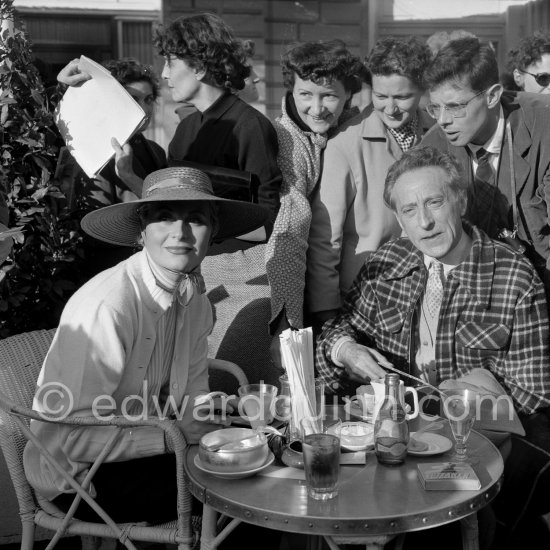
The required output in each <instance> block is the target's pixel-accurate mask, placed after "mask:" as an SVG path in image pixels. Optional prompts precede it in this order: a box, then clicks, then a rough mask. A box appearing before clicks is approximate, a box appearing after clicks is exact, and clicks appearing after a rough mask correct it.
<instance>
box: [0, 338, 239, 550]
mask: <svg viewBox="0 0 550 550" xmlns="http://www.w3.org/2000/svg"><path fill="white" fill-rule="evenodd" d="M54 332H55V331H54V330H50V331H46V330H38V331H33V332H27V333H23V334H19V335H16V336H11V337H9V338H6V339H4V340H0V446H1V447H2V451H3V453H4V458H5V461H6V464H7V467H8V470H9V473H10V476H11V479H12V482H13V486H14V489H15V493H16V495H17V500H18V503H19V514H20V517H21V523H22V540H21V549H22V550H32V548H33V543H34V533H35V526H36V525H38V526H41V527H44V528H46V529H50V530H52V531H55V534H54V536H53V538H52V539H51V541H50V543H49V544H48V546H47V550H49V549H50V548H53V547H54V546H55V545H56V544H57V542H58V541H59V539H60V538H61V537H62V536H64V535H80V536H82V537H83V548H98V547H99V545H100V544H101V539H102V538H111V539H113V538H114V539H118V540H119V541H120V542H121V543H122V544H124V546H125V547H126V548H130V549H132V550H135V548H136V547H135V546H134V544H133V543H132V541H148V542H161V543H171V544H177V545H178V549H179V550H187V549H189V548H192V546H193V544H194V542H196V541H195V537H194V534H193V530H192V526H191V494H190V493H189V491H188V490H187V485H186V480H185V476H184V467H183V461H184V454H185V448H186V443H185V439H184V437H183V436H182V434H181V432H180V430H179V429H178V428H177V427H176V426H175V425H174V423H173V422H171V421H169V420H160V419H148V420H143V421H141V420H140V421H139V422H135V421H130V420H128V419H126V418H123V417H114V418H113V419H112V420H111V421H109V422H108V423H106V422H105V421H103V420H98V419H97V418H92V417H90V418H83V417H79V418H66V419H64V420H62V421H59V420H53V422H61V423H66V424H73V425H100V424H101V425H105V424H110V425H115V426H118V428H119V429H118V430H117V431H116V433H119V431H120V430H122V429H124V428H127V427H131V426H136V425H149V426H158V427H159V428H161V429H163V430H164V431H165V433H166V434H167V436H168V437H169V438H171V440H172V443H173V445H174V449H175V455H176V483H177V488H178V500H177V511H178V515H177V521H172V522H170V523H166V524H163V525H157V526H149V525H146V524H143V523H142V524H135V523H134V524H116V523H115V522H114V521H113V520H112V519H111V518H110V517H109V516H108V515H107V514H106V513H105V512H104V511H103V510H102V509H101V508H100V507H99V506H98V505H97V503H96V502H95V501H94V500H93V498H91V497H90V496H89V494H88V492H87V491H86V490H85V487H86V486H87V485H88V484H89V483H90V481H91V478H92V477H93V474H94V473H95V471H96V470H97V468H98V467H99V465H100V464H101V463H102V462H103V460H104V458H105V456H106V455H107V454H108V453H109V451H110V449H111V446H110V445H107V446H106V448H105V449H104V450H103V452H102V453H101V455H100V456H99V457H98V458H97V460H96V461H95V462H94V464H93V465H92V467H91V468H90V473H89V474H88V476H87V478H86V479H85V480H84V482H83V483H82V486H81V485H79V484H78V483H77V482H76V481H75V480H74V478H72V477H71V476H70V475H69V474H68V473H67V472H64V471H62V470H61V469H59V471H60V473H61V474H62V475H63V476H64V477H65V479H66V480H67V482H68V483H70V484H71V486H72V487H73V488H74V489H75V491H76V492H77V494H76V497H75V502H74V503H73V506H72V507H71V509H70V510H69V511H68V512H67V513H64V512H62V511H61V510H59V509H58V508H57V507H56V506H54V505H53V504H52V503H51V502H49V501H47V500H45V499H44V498H41V497H40V495H38V494H36V493H35V492H34V491H33V489H32V487H31V486H30V485H29V483H28V482H27V479H26V477H25V472H24V470H23V449H24V447H25V445H26V443H27V440H31V441H33V442H34V443H35V444H36V445H37V446H38V447H39V448H40V450H41V453H42V456H44V457H45V459H46V460H48V461H49V462H50V463H51V464H53V465H54V467H56V466H55V460H54V459H53V458H52V457H51V456H50V455H49V454H48V452H47V450H45V449H44V447H43V446H42V444H41V443H40V441H38V440H37V439H36V437H35V436H34V434H33V433H32V432H31V431H30V429H29V424H30V420H31V419H36V420H40V421H44V418H43V417H42V416H40V415H38V414H37V413H36V412H34V411H33V410H32V409H31V407H32V400H33V397H34V394H35V391H36V381H37V378H38V374H39V372H40V368H41V366H42V362H43V359H44V357H45V355H46V352H47V351H48V349H49V346H50V343H51V340H52V338H53V334H54ZM209 368H217V369H221V370H225V371H228V372H230V373H232V374H233V375H234V376H235V377H236V378H237V380H238V382H239V384H245V383H247V378H246V376H245V374H244V372H243V371H242V370H241V369H240V368H239V367H237V365H235V364H233V363H229V362H228V361H220V360H214V361H210V362H209ZM115 439H116V437H113V438H112V442H111V443H114V440H115ZM83 487H84V488H83ZM80 499H84V500H85V501H86V502H87V503H88V504H89V505H90V506H91V507H92V508H93V509H94V510H95V511H96V512H97V513H98V515H99V516H100V517H101V518H102V519H103V521H104V523H92V522H85V521H80V520H78V519H75V518H73V513H74V510H73V508H76V506H77V505H78V502H80Z"/></svg>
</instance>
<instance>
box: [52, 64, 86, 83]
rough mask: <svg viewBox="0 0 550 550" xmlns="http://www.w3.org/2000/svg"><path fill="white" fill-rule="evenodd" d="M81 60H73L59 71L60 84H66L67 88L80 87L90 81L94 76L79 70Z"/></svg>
mask: <svg viewBox="0 0 550 550" xmlns="http://www.w3.org/2000/svg"><path fill="white" fill-rule="evenodd" d="M79 64H80V59H73V60H72V61H69V63H67V65H65V67H63V68H62V69H61V71H59V74H58V75H57V80H58V82H61V84H65V85H66V86H78V85H79V84H82V82H86V80H90V79H91V78H92V76H91V75H90V74H89V73H86V72H84V71H81V70H80V68H79Z"/></svg>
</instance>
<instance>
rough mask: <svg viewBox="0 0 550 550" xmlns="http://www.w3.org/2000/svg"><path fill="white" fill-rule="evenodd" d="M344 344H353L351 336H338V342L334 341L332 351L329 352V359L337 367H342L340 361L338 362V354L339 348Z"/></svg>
mask: <svg viewBox="0 0 550 550" xmlns="http://www.w3.org/2000/svg"><path fill="white" fill-rule="evenodd" d="M346 342H355V340H354V339H353V338H352V337H351V336H340V338H338V340H336V342H335V343H334V346H332V350H331V352H330V359H331V361H332V362H333V363H334V364H335V365H336V366H337V367H343V366H344V364H343V363H342V361H340V357H339V354H340V348H341V347H342V346H343V345H344V344H345V343H346Z"/></svg>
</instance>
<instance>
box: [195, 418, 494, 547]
mask: <svg viewBox="0 0 550 550" xmlns="http://www.w3.org/2000/svg"><path fill="white" fill-rule="evenodd" d="M445 429H446V430H447V429H448V426H447V427H446V428H445ZM439 433H443V434H444V435H447V433H445V432H439ZM468 447H469V450H470V452H471V453H472V455H474V456H475V457H476V458H477V459H478V462H477V464H474V465H473V467H474V469H475V471H476V473H477V475H478V477H479V479H480V481H481V489H480V490H477V491H464V490H460V491H426V490H424V489H423V488H422V486H421V484H420V482H419V481H418V479H417V464H418V463H419V462H445V461H449V459H450V453H451V452H452V450H451V451H448V452H447V453H444V454H442V455H437V456H423V457H414V456H411V455H408V456H407V459H406V461H405V463H404V464H403V465H401V466H383V465H380V464H378V462H377V460H376V456H375V455H374V453H372V452H371V453H367V455H366V463H365V464H362V465H342V466H341V469H340V478H339V494H338V496H337V497H335V498H333V499H331V500H328V501H317V500H314V499H312V498H309V497H308V495H307V491H306V484H305V481H304V472H303V470H298V469H296V468H289V467H285V466H277V465H275V464H276V463H274V464H273V465H271V466H269V467H268V468H267V469H265V470H263V471H262V472H260V473H259V474H257V475H255V476H252V477H249V478H245V479H220V478H218V477H215V476H213V475H211V474H208V473H205V472H203V471H201V470H200V469H199V468H198V467H197V466H196V465H195V456H196V455H197V452H198V448H197V446H196V445H193V446H191V447H189V449H188V451H187V457H186V466H185V467H186V474H187V477H188V480H189V486H190V490H191V493H192V494H193V495H194V496H195V497H196V498H197V499H198V500H200V501H201V502H202V503H203V504H204V508H203V521H202V534H201V550H213V549H215V548H217V547H218V545H219V544H220V542H221V541H222V540H224V538H225V537H226V536H227V535H228V534H229V532H231V531H232V530H233V529H234V528H235V527H236V526H237V525H238V524H239V523H240V522H242V521H245V522H248V523H252V524H255V525H261V526H263V527H268V528H271V529H276V530H280V531H287V532H294V533H302V534H308V535H321V536H323V537H324V538H325V540H326V541H327V543H328V545H329V547H330V548H331V549H333V550H335V549H337V548H338V544H344V543H345V544H365V545H366V547H367V548H368V549H371V548H372V549H379V548H383V546H384V545H385V544H386V543H387V542H388V541H389V540H391V539H392V538H394V537H395V536H397V535H399V534H402V533H406V532H408V531H418V530H421V529H428V528H430V527H436V526H440V525H443V524H446V523H450V522H452V521H457V520H460V521H461V527H462V529H461V530H462V540H463V547H464V548H465V549H466V548H467V549H468V550H475V549H477V548H478V527H477V514H476V512H477V511H478V510H480V509H481V508H483V507H484V506H486V505H487V504H489V502H491V500H492V499H493V498H494V497H495V496H496V495H497V493H498V491H499V490H500V485H501V479H502V473H503V469H504V464H503V460H502V457H501V454H500V452H499V451H498V449H497V448H496V447H495V446H494V445H493V444H492V443H491V442H490V441H489V440H488V439H487V438H486V437H484V436H483V435H481V434H479V433H477V432H472V434H471V436H470V439H469V441H468ZM219 514H223V515H225V516H227V517H228V518H233V519H232V520H231V521H230V522H229V523H228V524H226V526H225V527H224V528H223V529H222V530H221V531H220V532H219V533H218V527H217V524H218V515H219Z"/></svg>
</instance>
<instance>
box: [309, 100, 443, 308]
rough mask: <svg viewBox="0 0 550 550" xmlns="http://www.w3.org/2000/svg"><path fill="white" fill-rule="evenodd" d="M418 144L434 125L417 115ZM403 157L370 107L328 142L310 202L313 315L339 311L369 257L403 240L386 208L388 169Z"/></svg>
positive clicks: (310, 300)
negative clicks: (396, 239) (388, 243)
mask: <svg viewBox="0 0 550 550" xmlns="http://www.w3.org/2000/svg"><path fill="white" fill-rule="evenodd" d="M419 117H420V118H419V124H418V130H417V138H416V142H418V141H419V140H420V138H421V136H422V135H423V133H424V132H425V130H426V128H427V127H429V126H430V125H431V124H433V120H431V119H429V117H428V116H427V115H426V114H424V113H423V112H421V111H419ZM402 154H403V153H402V151H401V149H400V147H399V145H398V144H397V141H396V140H395V139H394V138H393V136H392V135H391V134H390V133H389V132H388V131H387V130H386V127H385V126H384V124H383V123H382V121H381V120H380V118H379V117H378V115H377V114H376V112H375V111H374V109H373V107H372V105H371V106H369V107H368V108H367V109H365V110H364V111H363V112H362V113H360V114H359V115H358V116H356V117H354V118H352V119H350V120H349V121H348V122H347V123H345V124H344V125H343V126H342V127H341V128H340V129H339V131H338V133H337V134H336V135H335V136H334V137H333V138H331V139H330V140H329V141H328V144H327V147H326V149H325V152H324V159H323V173H322V176H321V180H320V183H319V185H318V187H317V192H316V193H315V194H314V196H313V200H312V212H313V214H312V222H311V228H310V233H309V249H308V255H307V274H306V307H307V309H308V310H309V311H310V312H313V313H315V312H320V311H326V310H333V309H339V308H340V306H341V304H342V300H343V297H344V295H345V294H346V292H347V291H348V289H349V288H350V287H351V284H352V282H353V280H354V279H355V276H356V275H357V273H358V272H359V269H360V268H361V266H362V265H363V264H364V263H365V261H366V259H367V258H368V256H369V255H370V253H372V252H374V251H375V250H377V249H378V247H379V246H380V245H382V244H383V243H385V242H386V241H388V240H389V239H391V238H392V237H397V236H399V235H400V234H401V230H400V228H399V224H398V223H397V219H396V218H395V215H394V214H393V212H392V211H391V210H390V209H389V208H388V207H387V206H386V205H385V204H384V200H383V192H384V181H385V179H386V174H387V172H388V168H389V167H390V166H391V165H392V164H393V163H394V162H395V161H396V160H398V159H399V158H400V157H401V155H402Z"/></svg>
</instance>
